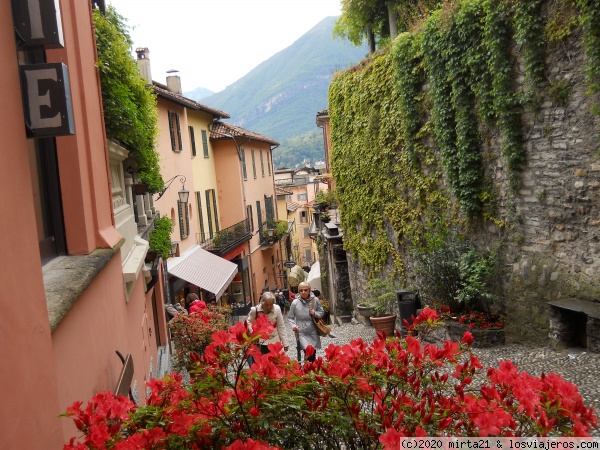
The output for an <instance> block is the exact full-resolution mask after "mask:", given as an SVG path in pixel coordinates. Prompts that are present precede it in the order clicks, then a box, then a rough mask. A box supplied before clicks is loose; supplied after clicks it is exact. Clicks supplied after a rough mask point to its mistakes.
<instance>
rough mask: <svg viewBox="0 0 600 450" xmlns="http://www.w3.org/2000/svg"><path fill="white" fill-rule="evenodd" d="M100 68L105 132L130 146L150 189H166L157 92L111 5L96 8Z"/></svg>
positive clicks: (138, 168)
mask: <svg viewBox="0 0 600 450" xmlns="http://www.w3.org/2000/svg"><path fill="white" fill-rule="evenodd" d="M93 14H94V29H95V33H96V48H97V51H98V71H99V72H100V84H101V87H102V106H103V109H104V125H105V127H106V135H107V136H109V137H112V138H114V139H117V140H118V141H120V142H122V143H123V144H125V145H126V146H127V147H128V148H129V149H130V153H129V157H130V158H129V159H130V161H131V163H132V165H133V166H134V168H135V169H136V171H138V172H139V178H140V181H141V182H143V183H145V184H147V185H148V188H149V190H150V192H160V191H162V190H163V189H164V181H163V179H162V176H161V174H160V166H159V155H158V152H157V151H156V141H157V138H158V113H157V109H156V95H155V94H154V91H153V89H152V87H151V86H148V85H147V83H146V80H144V78H142V76H141V75H140V73H139V69H138V66H137V63H136V61H135V60H134V59H133V57H132V56H131V53H130V50H131V46H132V44H133V42H132V40H131V37H130V36H129V33H128V29H127V25H126V24H125V19H124V18H123V17H122V16H120V15H119V14H118V13H117V12H116V11H115V9H114V8H113V7H112V6H109V7H108V8H107V9H106V15H102V13H100V11H99V10H97V9H94V13H93Z"/></svg>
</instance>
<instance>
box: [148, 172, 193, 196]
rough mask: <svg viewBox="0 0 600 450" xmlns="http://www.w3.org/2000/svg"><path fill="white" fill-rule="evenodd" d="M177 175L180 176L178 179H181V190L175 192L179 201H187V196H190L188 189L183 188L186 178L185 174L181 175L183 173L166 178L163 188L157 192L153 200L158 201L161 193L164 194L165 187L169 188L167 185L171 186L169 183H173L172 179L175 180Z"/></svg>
mask: <svg viewBox="0 0 600 450" xmlns="http://www.w3.org/2000/svg"><path fill="white" fill-rule="evenodd" d="M177 177H181V178H180V179H179V181H181V186H182V187H181V190H180V191H179V192H178V193H177V194H178V195H179V201H180V202H181V203H187V202H188V199H189V197H190V191H188V190H187V189H186V188H185V182H186V178H185V176H183V175H175V176H174V177H173V178H171V179H170V180H167V181H166V182H165V188H164V189H163V190H162V191H161V192H159V194H158V197H156V200H155V201H158V200H160V198H161V197H162V196H163V195H165V192H167V189H169V186H171V184H172V183H173V181H175V178H177Z"/></svg>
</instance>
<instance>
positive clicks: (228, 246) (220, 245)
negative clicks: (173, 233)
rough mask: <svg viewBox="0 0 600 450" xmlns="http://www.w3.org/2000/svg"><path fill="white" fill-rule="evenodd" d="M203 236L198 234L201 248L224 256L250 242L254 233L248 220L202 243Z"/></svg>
mask: <svg viewBox="0 0 600 450" xmlns="http://www.w3.org/2000/svg"><path fill="white" fill-rule="evenodd" d="M201 238H202V236H201V235H200V233H198V241H199V242H200V246H201V247H202V248H203V249H204V250H206V251H209V252H211V253H213V254H215V255H217V256H223V255H225V254H226V253H227V252H229V251H230V250H232V249H234V248H235V247H237V246H238V245H240V244H243V243H244V242H246V241H249V240H250V239H251V238H252V233H251V232H250V228H249V226H248V223H247V221H246V220H242V221H241V222H238V223H236V224H235V225H232V226H230V227H228V228H224V229H223V230H221V231H219V232H217V233H216V234H215V235H214V236H213V237H212V238H208V239H205V240H204V241H202V239H201Z"/></svg>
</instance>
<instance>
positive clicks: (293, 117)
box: [202, 17, 367, 167]
mask: <svg viewBox="0 0 600 450" xmlns="http://www.w3.org/2000/svg"><path fill="white" fill-rule="evenodd" d="M336 19H337V18H336V17H327V18H325V19H323V20H322V21H321V22H319V23H318V24H317V25H316V26H315V27H313V28H312V29H311V30H309V31H308V32H307V33H305V34H304V35H303V36H302V37H300V38H299V39H298V40H297V41H296V42H294V43H293V44H292V45H290V46H289V47H287V48H285V49H284V50H282V51H280V52H279V53H276V54H275V55H273V56H272V57H271V58H269V59H267V60H266V61H264V62H263V63H261V64H259V65H258V66H257V67H255V68H254V69H252V70H251V71H250V72H249V73H247V74H246V75H244V76H243V77H242V78H240V79H239V80H238V81H236V82H235V83H233V84H231V85H229V86H228V87H227V88H225V89H224V90H223V91H221V92H218V93H217V94H214V95H211V96H210V97H206V98H204V99H202V103H204V104H206V105H209V106H212V107H215V108H218V109H221V110H223V111H227V112H228V113H229V114H231V122H232V123H234V124H235V125H239V126H241V127H243V128H246V129H248V130H251V131H255V132H258V133H261V134H264V135H266V136H269V137H271V138H273V139H276V140H278V141H279V142H281V144H282V145H281V146H280V147H279V148H278V149H277V150H275V152H274V160H275V166H276V167H281V166H282V165H285V166H287V167H294V166H296V165H298V164H300V163H301V162H302V160H303V159H304V158H309V159H311V161H312V162H313V163H314V162H315V161H317V160H322V159H323V139H322V133H321V130H320V129H318V128H317V127H316V125H315V116H316V113H317V112H318V111H321V110H323V109H326V108H327V89H328V87H329V81H330V80H331V77H332V76H333V74H334V73H335V72H337V71H339V70H342V69H346V68H348V67H349V66H351V65H353V64H356V63H358V62H359V61H360V60H361V59H363V58H364V57H365V55H366V53H367V48H366V47H360V48H357V47H354V46H352V45H351V44H350V43H349V42H348V41H346V40H342V39H339V38H335V39H334V38H333V27H334V24H335V21H336Z"/></svg>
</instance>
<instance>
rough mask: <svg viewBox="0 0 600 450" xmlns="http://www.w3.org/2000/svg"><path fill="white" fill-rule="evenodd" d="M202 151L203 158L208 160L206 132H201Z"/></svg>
mask: <svg viewBox="0 0 600 450" xmlns="http://www.w3.org/2000/svg"><path fill="white" fill-rule="evenodd" d="M202 149H203V150H204V157H205V158H208V138H207V136H206V130H202Z"/></svg>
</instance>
